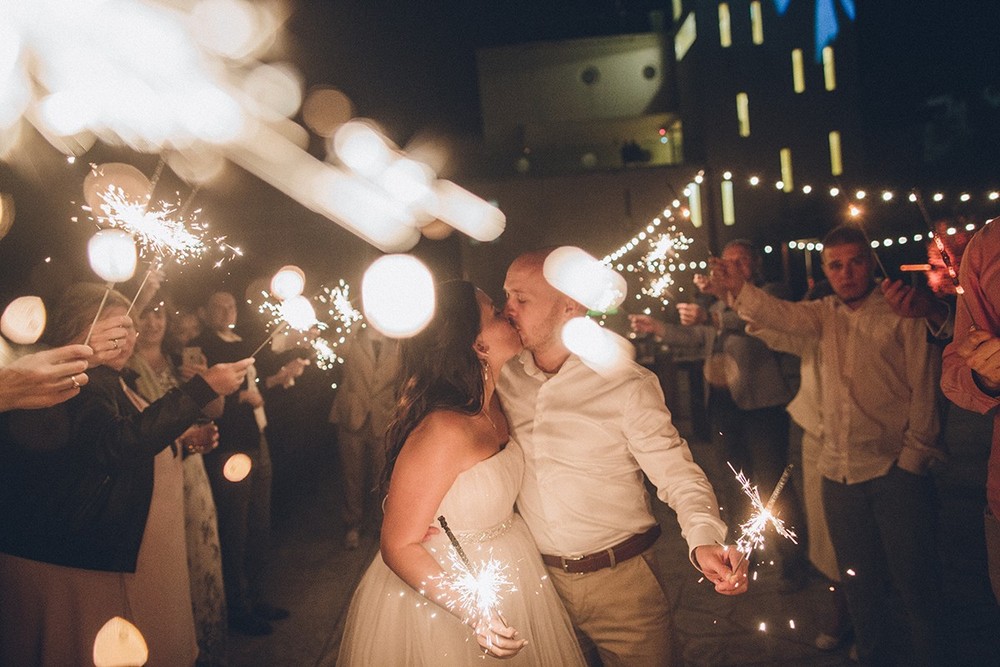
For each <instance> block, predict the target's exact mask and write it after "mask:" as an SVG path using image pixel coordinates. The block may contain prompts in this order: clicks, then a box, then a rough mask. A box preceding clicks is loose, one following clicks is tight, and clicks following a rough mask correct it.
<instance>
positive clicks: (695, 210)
mask: <svg viewBox="0 0 1000 667" xmlns="http://www.w3.org/2000/svg"><path fill="white" fill-rule="evenodd" d="M687 196H688V210H689V211H690V212H691V224H692V225H694V226H695V227H701V186H700V185H698V184H697V183H691V184H690V185H688V186H687Z"/></svg>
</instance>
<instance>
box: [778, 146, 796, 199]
mask: <svg viewBox="0 0 1000 667" xmlns="http://www.w3.org/2000/svg"><path fill="white" fill-rule="evenodd" d="M781 189H782V190H784V191H785V192H791V191H792V190H794V189H795V185H794V184H793V183H792V149H791V148H782V149H781Z"/></svg>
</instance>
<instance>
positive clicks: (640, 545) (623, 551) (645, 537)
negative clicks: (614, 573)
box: [542, 524, 660, 574]
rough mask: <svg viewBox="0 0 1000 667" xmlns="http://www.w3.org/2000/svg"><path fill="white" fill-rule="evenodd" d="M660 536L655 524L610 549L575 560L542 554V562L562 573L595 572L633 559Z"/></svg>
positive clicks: (658, 528) (658, 526) (657, 526)
mask: <svg viewBox="0 0 1000 667" xmlns="http://www.w3.org/2000/svg"><path fill="white" fill-rule="evenodd" d="M659 536H660V525H659V524H655V525H654V526H653V527H652V528H650V529H649V530H647V531H646V532H645V533H640V534H638V535H633V536H632V537H630V538H628V539H627V540H625V541H624V542H620V543H618V544H616V545H615V546H613V547H611V548H610V549H605V550H604V551H598V552H597V553H593V554H588V555H586V556H577V557H575V558H566V557H565V556H550V555H548V554H542V562H544V563H545V564H546V565H548V566H549V567H558V568H559V569H560V570H562V571H563V572H570V573H573V574H582V573H584V572H597V571H598V570H603V569H604V568H606V567H614V566H615V565H616V564H617V563H621V562H624V561H627V560H628V559H629V558H635V557H636V556H638V555H639V554H641V553H642V552H643V551H645V550H646V549H648V548H649V547H651V546H653V543H654V542H656V539H657V538H658V537H659Z"/></svg>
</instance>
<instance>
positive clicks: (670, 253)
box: [638, 225, 693, 305]
mask: <svg viewBox="0 0 1000 667" xmlns="http://www.w3.org/2000/svg"><path fill="white" fill-rule="evenodd" d="M692 243H693V241H692V240H691V239H690V238H688V237H687V235H685V234H684V232H682V231H679V230H678V229H677V227H676V226H675V225H671V226H670V227H668V228H667V230H666V231H665V232H664V233H662V234H660V235H659V236H657V237H655V238H651V239H649V247H650V250H649V252H647V253H646V254H645V255H644V256H643V258H642V259H641V260H639V262H638V265H639V267H640V268H644V269H645V270H646V271H648V272H649V273H650V274H651V275H652V276H653V277H652V279H651V280H650V281H649V283H648V284H646V285H645V286H644V287H643V288H642V290H641V291H642V293H643V294H645V295H646V296H649V297H652V298H654V299H658V300H659V301H661V302H663V303H664V305H665V304H666V303H667V302H668V301H669V300H670V299H672V298H673V296H674V295H673V292H671V290H670V288H671V287H672V286H673V284H674V277H673V269H674V266H675V264H674V262H675V261H676V260H677V258H678V257H679V255H680V253H681V252H682V251H684V250H687V249H688V248H690V247H691V244H692Z"/></svg>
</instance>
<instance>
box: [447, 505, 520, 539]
mask: <svg viewBox="0 0 1000 667" xmlns="http://www.w3.org/2000/svg"><path fill="white" fill-rule="evenodd" d="M513 525H514V513H513V512H512V513H511V515H510V516H509V517H507V518H506V519H505V520H504V521H503V522H501V523H498V524H497V525H495V526H493V527H492V528H487V529H486V530H456V531H455V537H456V538H458V541H459V542H462V543H467V542H489V541H490V540H492V539H496V538H497V537H500V536H501V535H503V534H504V533H506V532H507V531H508V530H510V527H511V526H513Z"/></svg>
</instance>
